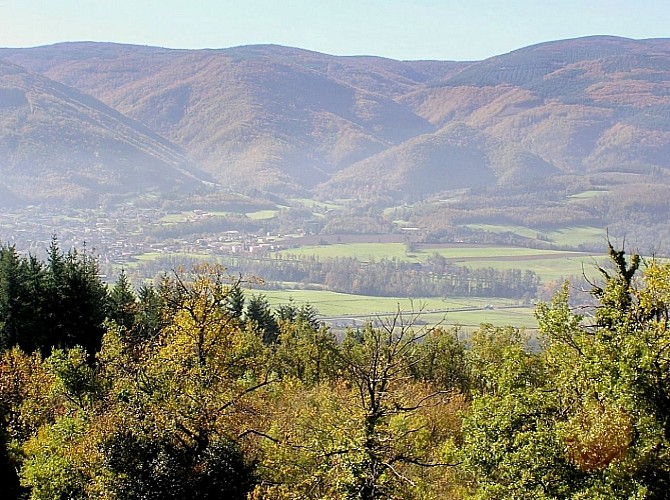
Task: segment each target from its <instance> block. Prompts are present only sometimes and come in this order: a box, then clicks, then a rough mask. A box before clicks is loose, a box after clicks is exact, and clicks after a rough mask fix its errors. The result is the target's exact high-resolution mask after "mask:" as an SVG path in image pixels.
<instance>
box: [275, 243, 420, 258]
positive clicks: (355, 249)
mask: <svg viewBox="0 0 670 500" xmlns="http://www.w3.org/2000/svg"><path fill="white" fill-rule="evenodd" d="M281 253H282V254H285V255H298V256H301V257H318V258H320V259H326V258H334V257H355V258H357V259H359V260H363V261H369V260H372V259H375V260H380V259H391V258H396V259H399V260H405V261H408V262H418V259H416V258H413V257H408V256H407V247H406V246H405V244H404V243H335V244H332V245H315V246H305V247H300V248H295V249H291V250H282V252H281Z"/></svg>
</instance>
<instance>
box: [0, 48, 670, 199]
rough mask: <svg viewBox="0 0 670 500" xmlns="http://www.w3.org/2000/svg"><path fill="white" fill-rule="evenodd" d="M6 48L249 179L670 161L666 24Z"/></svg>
mask: <svg viewBox="0 0 670 500" xmlns="http://www.w3.org/2000/svg"><path fill="white" fill-rule="evenodd" d="M0 57H3V58H4V59H5V60H7V61H11V62H13V63H16V64H19V65H21V66H23V67H25V68H28V69H29V70H30V71H33V72H37V73H40V74H42V75H44V76H45V77H48V78H51V79H53V80H56V81H59V82H61V83H62V84H65V85H68V86H71V87H74V88H76V89H78V90H79V91H81V92H85V93H87V94H90V95H91V96H93V97H95V98H96V99H99V100H100V101H102V102H104V103H105V104H107V105H108V106H110V107H112V108H114V109H115V110H116V111H118V112H119V113H122V114H123V115H124V116H128V117H131V118H132V119H133V120H136V121H137V122H141V123H142V124H144V125H145V126H146V127H147V129H146V130H147V131H148V130H151V131H153V132H154V133H155V134H159V135H160V136H162V137H165V138H166V139H168V140H169V141H171V142H173V143H175V144H177V145H179V147H181V148H183V150H184V152H185V154H186V155H187V157H188V160H189V161H190V162H192V163H193V164H195V165H197V166H199V167H201V168H202V169H204V170H206V171H207V172H209V173H210V174H211V175H212V176H213V178H215V179H216V180H217V181H218V182H219V183H221V184H223V185H225V186H227V187H230V188H232V189H238V190H243V191H253V190H261V191H267V192H271V193H275V194H279V195H282V196H285V195H295V194H300V195H320V196H351V195H352V194H354V195H356V196H365V195H366V194H372V193H379V194H383V193H386V194H392V195H393V196H394V197H395V198H397V199H408V198H411V199H417V198H422V197H425V196H429V195H431V194H436V193H439V192H441V191H444V190H449V189H456V188H468V187H481V186H489V187H494V186H506V185H509V184H510V183H523V182H525V181H527V180H530V181H532V182H535V180H536V179H538V178H541V177H544V176H547V175H555V174H565V175H571V176H575V175H576V176H581V177H584V176H587V177H584V179H587V183H586V187H587V188H588V187H589V186H590V185H593V186H596V187H598V189H607V188H608V187H610V186H612V185H617V184H620V183H621V182H626V183H627V184H629V183H632V184H640V185H649V184H650V183H651V184H658V183H659V182H660V183H665V182H666V181H667V178H668V173H669V171H668V167H669V166H670V163H669V161H668V158H670V155H669V153H670V41H669V40H630V39H624V38H617V37H606V36H596V37H586V38H580V39H574V40H563V41H556V42H547V43H543V44H539V45H535V46H531V47H526V48H523V49H519V50H516V51H513V52H510V53H508V54H503V55H500V56H496V57H492V58H489V59H487V60H484V61H479V62H449V61H447V62H440V61H394V60H389V59H384V58H378V57H368V56H361V57H336V56H330V55H326V54H320V53H317V52H311V51H307V50H301V49H295V48H290V47H281V46H273V45H259V46H245V47H235V48H230V49H217V50H172V49H161V48H155V47H139V46H132V45H119V44H109V43H92V42H80V43H65V44H58V45H53V46H47V47H37V48H30V49H0ZM133 123H136V122H133ZM153 140H155V137H154V139H153ZM631 175H632V176H633V177H631ZM624 179H625V180H624Z"/></svg>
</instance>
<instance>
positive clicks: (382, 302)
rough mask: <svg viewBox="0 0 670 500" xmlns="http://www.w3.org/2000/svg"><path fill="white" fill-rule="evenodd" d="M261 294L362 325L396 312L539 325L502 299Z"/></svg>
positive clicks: (450, 321)
mask: <svg viewBox="0 0 670 500" xmlns="http://www.w3.org/2000/svg"><path fill="white" fill-rule="evenodd" d="M251 293H262V294H263V295H265V297H266V298H267V300H268V302H269V303H270V304H271V305H272V306H277V305H280V304H285V303H287V302H288V301H289V300H292V301H293V302H294V303H295V304H296V305H301V304H306V303H308V304H311V305H312V306H314V308H315V309H316V310H317V311H318V313H319V317H320V318H323V319H328V320H333V321H334V320H335V319H339V320H345V319H348V320H351V323H352V324H353V323H354V322H356V324H359V325H362V324H364V323H365V322H366V321H367V320H369V319H374V318H376V317H384V316H388V315H392V314H394V313H395V312H397V310H398V307H400V310H401V311H403V313H406V314H407V315H410V314H411V313H412V312H421V313H422V314H421V315H420V319H421V320H422V321H425V322H426V323H427V324H429V325H436V324H443V325H444V326H456V325H458V326H462V327H464V328H465V329H474V328H477V327H478V326H479V325H480V324H481V323H491V324H494V325H513V326H517V327H524V328H526V329H534V328H536V327H537V322H536V320H535V317H534V315H533V313H534V310H535V309H534V306H532V305H522V304H519V303H518V301H514V300H507V299H499V298H474V297H449V298H446V299H440V298H435V297H428V298H415V299H408V298H403V297H373V296H367V295H351V294H345V293H336V292H329V291H321V290H268V291H265V290H254V291H252V292H251Z"/></svg>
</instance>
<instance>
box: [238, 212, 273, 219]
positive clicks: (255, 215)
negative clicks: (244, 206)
mask: <svg viewBox="0 0 670 500" xmlns="http://www.w3.org/2000/svg"><path fill="white" fill-rule="evenodd" d="M278 213H279V211H278V210H259V211H257V212H247V213H246V214H245V215H246V216H247V217H249V218H250V219H252V220H264V219H273V218H274V217H275V216H276V215H277V214H278Z"/></svg>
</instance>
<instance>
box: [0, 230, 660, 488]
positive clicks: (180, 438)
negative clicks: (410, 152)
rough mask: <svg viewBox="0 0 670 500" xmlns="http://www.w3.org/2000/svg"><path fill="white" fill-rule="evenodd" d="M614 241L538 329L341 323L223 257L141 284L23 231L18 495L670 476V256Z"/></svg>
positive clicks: (13, 326) (9, 483) (0, 416)
mask: <svg viewBox="0 0 670 500" xmlns="http://www.w3.org/2000/svg"><path fill="white" fill-rule="evenodd" d="M610 256H611V265H610V266H607V267H604V268H602V269H598V270H597V271H598V272H599V274H600V276H599V279H598V280H594V283H593V289H592V294H593V295H594V297H595V299H597V303H598V305H597V306H596V307H595V308H594V309H588V310H584V311H583V312H584V316H582V315H580V314H578V313H577V312H575V310H574V309H573V308H572V307H571V305H570V303H569V290H570V288H569V285H568V284H567V283H566V285H565V286H564V287H563V290H562V291H561V292H560V293H559V294H557V295H556V296H555V297H554V299H553V300H552V301H551V303H550V304H541V305H540V306H538V309H537V318H538V321H539V324H540V333H539V336H538V338H534V339H529V338H528V337H527V336H526V334H525V333H524V332H523V331H519V330H517V329H514V328H511V327H494V326H492V325H482V326H481V327H480V329H479V330H478V331H477V332H475V333H473V334H470V335H467V336H466V335H464V334H463V333H462V332H460V331H459V329H458V328H457V327H453V328H447V327H442V326H438V327H430V328H429V327H425V326H419V325H418V323H417V322H416V321H415V318H413V317H411V316H408V315H403V314H400V313H399V314H397V315H396V316H395V317H394V318H393V319H391V320H389V321H386V322H383V323H379V324H375V325H372V324H370V325H368V326H366V327H364V328H361V329H356V330H349V331H347V332H346V334H345V335H344V336H343V337H342V338H338V337H336V336H335V334H334V333H333V332H331V331H330V330H329V329H328V328H327V327H325V326H324V325H323V324H320V323H319V321H318V320H317V316H316V313H315V311H314V310H313V309H312V308H311V307H310V306H296V305H295V304H292V303H289V304H286V305H284V306H280V307H278V308H276V309H272V308H270V306H269V305H268V303H267V301H266V300H265V299H264V298H263V296H262V295H254V294H250V293H249V292H248V290H247V289H246V285H247V283H246V282H244V281H243V280H242V278H238V277H231V276H230V275H228V274H227V273H226V272H225V269H223V268H219V267H214V266H201V267H199V268H195V269H193V270H189V271H184V270H181V271H177V272H173V273H172V274H166V275H165V276H164V277H163V279H162V280H161V282H160V283H159V284H158V285H157V286H155V287H153V286H146V287H142V288H140V289H139V290H134V289H133V287H132V286H131V285H130V284H129V282H128V280H127V278H126V277H125V275H124V274H123V273H122V274H121V276H120V277H119V279H118V280H117V282H116V284H115V285H113V286H109V287H108V286H105V285H104V284H103V283H101V281H100V279H99V277H98V271H97V267H96V264H95V260H94V259H93V258H92V257H91V256H90V255H89V254H87V253H86V252H83V253H77V252H75V251H70V252H69V253H67V254H64V253H63V252H61V251H60V250H59V248H58V245H57V242H55V241H54V242H53V243H52V246H51V249H50V251H49V255H48V259H47V261H46V262H41V261H39V260H37V259H35V258H34V257H30V256H29V257H24V256H21V255H19V254H18V253H17V252H16V251H15V249H14V248H13V247H10V246H3V247H2V248H0V347H1V348H2V354H1V356H0V432H1V433H2V436H1V441H2V449H1V453H0V469H1V470H0V481H1V484H2V485H3V498H32V499H68V498H99V499H117V498H118V499H134V498H137V499H140V498H141V499H171V498H174V499H180V498H187V497H189V498H203V499H204V498H251V499H260V498H333V499H337V498H361V499H374V498H403V499H411V498H417V499H430V498H480V499H485V498H491V499H493V498H528V499H531V498H533V499H536V498H545V499H549V498H557V499H558V498H574V499H588V498H637V499H642V498H667V495H668V493H667V492H668V491H670V484H669V483H670V480H669V478H670V457H669V454H668V450H669V439H670V366H669V364H670V333H668V319H669V311H670V266H669V265H667V264H663V263H659V262H656V261H649V262H645V261H642V259H640V257H638V256H637V255H632V256H630V257H627V256H626V255H624V253H623V252H622V251H617V250H615V249H613V248H612V247H610ZM531 340H532V342H531Z"/></svg>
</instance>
